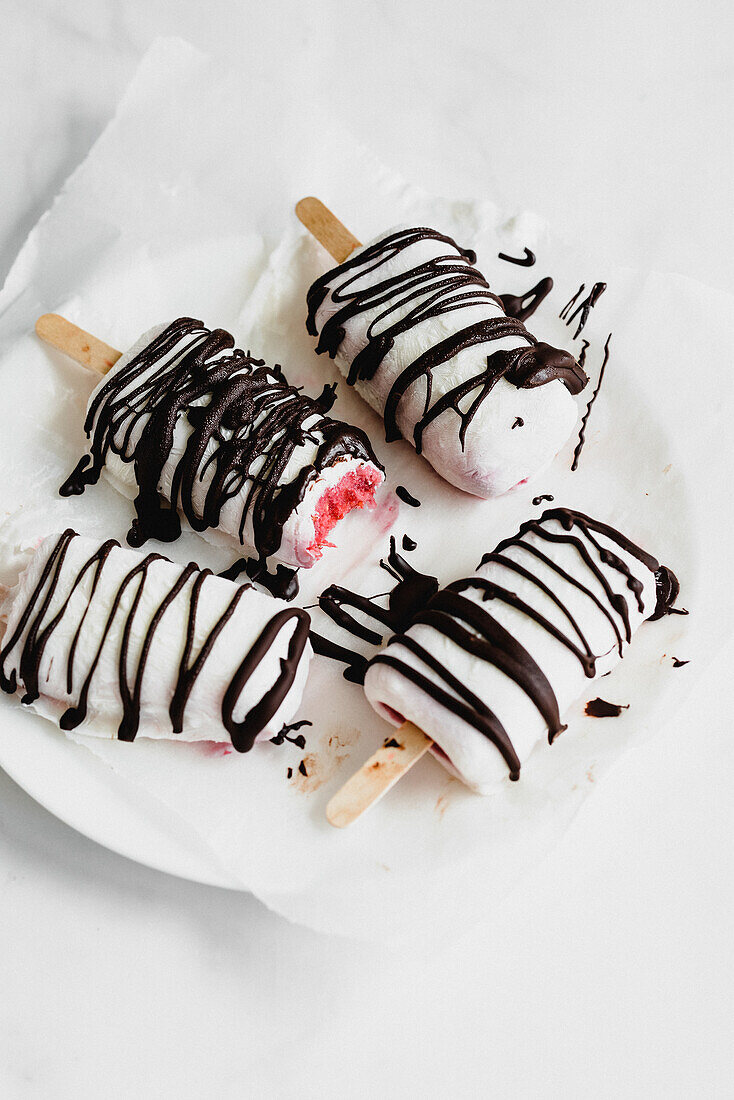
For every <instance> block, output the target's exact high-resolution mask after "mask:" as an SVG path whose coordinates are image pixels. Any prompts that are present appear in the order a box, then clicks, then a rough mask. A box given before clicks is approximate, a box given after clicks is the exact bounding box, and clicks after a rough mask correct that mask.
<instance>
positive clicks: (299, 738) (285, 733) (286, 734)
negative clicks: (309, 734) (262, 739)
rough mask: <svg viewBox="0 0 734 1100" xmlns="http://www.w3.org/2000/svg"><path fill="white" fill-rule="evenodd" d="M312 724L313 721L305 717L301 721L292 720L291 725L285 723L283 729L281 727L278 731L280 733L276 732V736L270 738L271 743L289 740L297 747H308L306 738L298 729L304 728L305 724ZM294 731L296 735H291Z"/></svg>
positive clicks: (279, 743) (278, 743) (281, 742)
mask: <svg viewBox="0 0 734 1100" xmlns="http://www.w3.org/2000/svg"><path fill="white" fill-rule="evenodd" d="M312 725H313V722H309V721H308V720H307V719H305V718H303V719H302V720H301V721H300V722H292V723H291V724H290V725H284V726H283V727H282V729H280V730H279V731H278V733H276V735H275V737H271V738H270V744H271V745H282V744H283V743H284V742H285V741H289V742H290V744H291V745H295V746H296V748H298V749H305V747H306V738H305V737H304V736H303V734H302V733H298V732H297V731H298V730H300V729H303V727H304V726H312ZM292 733H295V734H296V736H295V737H291V736H290V735H291V734H292Z"/></svg>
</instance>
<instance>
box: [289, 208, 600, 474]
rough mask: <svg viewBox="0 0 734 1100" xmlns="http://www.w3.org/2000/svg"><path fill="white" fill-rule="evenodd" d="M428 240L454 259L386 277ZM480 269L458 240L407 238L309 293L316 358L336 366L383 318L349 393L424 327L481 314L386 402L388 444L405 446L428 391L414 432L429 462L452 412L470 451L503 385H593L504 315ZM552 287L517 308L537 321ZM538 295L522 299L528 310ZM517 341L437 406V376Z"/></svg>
mask: <svg viewBox="0 0 734 1100" xmlns="http://www.w3.org/2000/svg"><path fill="white" fill-rule="evenodd" d="M424 240H434V241H437V242H439V243H440V244H442V245H446V248H447V251H446V253H445V254H440V255H437V256H434V257H433V258H431V259H429V260H425V261H422V262H418V263H416V264H415V265H414V266H412V267H411V266H409V267H407V269H406V270H405V271H402V272H399V273H398V274H395V275H392V276H384V277H382V278H380V274H381V269H382V268H383V267H384V266H385V265H387V264H389V262H390V261H391V260H393V259H394V258H395V257H396V256H398V255H399V254H400V253H402V252H404V251H406V250H408V249H409V248H410V247H411V246H412V245H415V244H418V243H420V242H421V241H424ZM475 261H476V256H475V254H474V253H473V252H471V251H469V250H468V249H462V248H460V247H459V246H458V245H457V244H456V242H455V241H454V240H452V239H451V238H450V237H447V236H445V235H444V234H441V233H438V232H436V231H435V230H432V229H427V228H415V229H404V230H398V231H396V232H394V233H391V234H388V235H387V236H385V237H383V238H381V239H380V240H378V241H376V242H374V243H373V244H371V245H368V246H367V247H366V248H364V249H362V250H361V251H359V252H358V253H356V254H355V255H354V256H352V257H350V258H349V259H348V260H346V261H345V262H344V263H343V264H341V265H340V266H339V267H336V268H334V269H333V270H331V271H329V272H327V273H326V274H325V275H323V276H322V277H321V278H319V279H317V280H316V282H315V283H314V284H313V285H312V286H311V288H310V290H309V292H308V296H307V300H308V319H307V329H308V331H309V333H310V334H311V335H312V336H318V337H319V339H318V343H317V346H316V352H317V354H322V353H324V352H326V353H327V354H328V355H329V356H331V357H332V358H334V357H335V356H336V354H337V352H338V350H339V348H340V346H341V344H342V341H343V340H344V337H345V335H346V331H347V328H348V326H349V323H350V322H351V321H353V320H354V319H355V318H357V317H358V316H359V315H360V314H363V313H367V312H370V311H377V312H376V314H375V316H374V317H373V318H372V319H371V321H370V322H369V323H368V324H367V326H366V330H365V334H364V335H365V339H366V343H365V345H364V347H363V348H362V350H361V351H359V352H358V353H357V354H356V355H355V356H354V358H353V359H352V361H351V363H350V364H349V369H348V374H347V382H348V384H349V385H355V384H356V383H358V382H368V381H370V380H371V379H373V378H375V376H376V375H377V373H378V371H379V370H380V368H381V366H382V364H383V362H384V361H385V359H386V357H387V356H388V355H389V354H390V352H391V351H392V349H393V347H394V345H395V341H396V339H398V338H399V337H400V336H402V335H403V334H404V333H406V332H408V331H410V330H411V329H412V328H414V327H416V326H417V325H420V324H422V323H423V322H425V321H427V320H429V319H432V318H436V317H440V316H443V315H445V314H450V313H453V312H455V311H458V310H465V309H468V308H476V309H477V310H478V311H479V312H480V314H482V316H480V317H479V318H478V319H477V320H476V321H475V322H474V323H472V324H470V325H466V326H465V327H463V328H460V329H459V330H458V331H457V332H455V333H453V334H451V335H448V336H446V337H445V338H444V339H443V340H440V341H438V342H437V343H435V344H433V345H432V346H430V347H426V348H424V350H423V352H422V353H421V354H420V355H419V356H418V357H417V358H416V359H415V360H414V361H413V362H412V363H409V364H408V365H407V366H406V367H405V368H404V369H403V370H402V371H400V372H399V374H398V375H397V377H396V378H395V379H394V381H393V383H392V386H391V388H390V391H389V392H388V393H387V395H386V397H385V400H384V408H383V414H384V419H385V438H386V439H387V440H388V442H392V441H394V440H397V439H399V438H400V436H401V434H402V432H401V429H400V428H399V426H398V412H399V407H400V403H401V401H402V399H403V397H404V396H405V395H406V393H407V391H408V390H409V389H411V387H414V386H416V385H418V384H419V383H422V384H423V385H424V389H425V399H424V408H423V413H422V415H421V416H419V417H418V419H417V420H416V422H415V424H414V426H413V429H412V435H413V443H414V445H415V448H416V450H417V451H418V452H419V453H420V451H421V449H422V439H423V434H424V432H425V430H426V428H427V427H428V426H429V425H430V424H431V423H432V422H433V421H434V420H435V419H437V417H439V416H440V415H441V414H442V413H444V412H446V411H449V410H451V411H452V412H453V413H454V415H455V416H456V417H457V418H458V421H459V424H458V434H459V439H460V441H461V445H462V448H463V447H464V444H465V439H466V433H467V431H468V429H469V427H470V425H471V422H472V420H473V418H474V417H475V415H476V413H477V411H478V409H479V408H480V407H481V405H482V403H483V402H484V401H485V400H486V398H487V397H488V396H489V394H490V393H491V391H492V389H493V388H494V386H495V385H496V383H497V382H498V381H499V379H500V378H505V379H506V380H507V381H508V382H510V383H512V384H513V385H515V386H518V387H534V386H539V385H545V384H547V383H548V382H551V381H553V380H555V379H559V380H560V381H562V382H563V383H564V385H565V386H566V387H567V388H568V389H569V391H570V392H571V393H579V392H580V391H581V390H582V389H583V387H584V386H585V385H586V382H587V381H588V379H587V378H586V375H585V374H584V372H583V370H582V369H581V368H580V367H579V365H578V363H577V362H576V361H575V359H574V358H573V356H571V355H569V353H568V352H565V351H559V350H558V349H556V348H551V347H550V346H549V345H547V344H542V343H538V342H537V341H536V339H535V337H533V336H531V335H530V333H529V332H528V331H527V329H526V328H525V326H524V325H523V324H522V321H521V320H518V319H516V318H513V317H508V316H507V315H506V314H505V312H504V307H503V303H502V301H501V300H500V298H498V297H497V295H495V294H493V293H492V291H490V289H489V285H488V283H487V280H486V279H485V278H484V276H483V275H482V274H481V273H480V272H479V271H478V270H477V269H476V268H475V267H473V266H472V265H473V264H474V262H475ZM550 285H552V281H550V280H542V281H541V283H540V284H538V287H536V288H534V289H533V291H532V292H529V295H535V299H534V305H533V300H531V301H530V302H529V303H526V304H525V306H523V305H520V306H518V308H519V309H521V310H522V309H523V308H526V309H527V310H528V312H526V313H525V315H529V312H532V309H533V308H534V306H535V305H537V304H538V302H539V301H540V300H542V297H544V295H545V294H546V293H547V292H548V290H549V289H550ZM529 295H524V296H523V299H522V303H525V300H526V299H527V298H528V297H529ZM327 297H330V299H331V302H332V303H333V304H334V305H336V306H337V307H338V308H337V309H336V311H335V312H334V313H333V314H332V315H331V316H330V317H329V318H328V319H327V320H326V321H324V323H323V324H322V326H321V330H320V332H319V329H318V325H317V320H316V318H317V314H318V312H319V310H320V308H321V306H322V305H323V303H324V302H325V301H326V299H327ZM500 310H502V312H500ZM401 314H402V315H401ZM508 337H513V338H515V339H519V340H521V341H522V346H519V347H516V348H514V349H512V350H502V351H495V352H494V353H492V354H490V355H488V356H486V366H485V365H484V364H482V366H481V370H479V371H478V372H477V373H476V374H475V375H474V376H472V377H470V378H468V379H466V380H464V381H462V382H460V383H459V384H458V385H456V386H454V387H453V388H452V389H450V390H449V391H448V392H446V393H445V394H444V395H443V396H442V397H440V398H439V399H438V400H437V401H436V402H435V403H434V404H433V405H432V404H431V398H432V390H433V380H434V377H436V376H437V375H438V374H439V373H441V372H442V370H443V368H445V367H446V365H447V364H449V363H450V362H451V361H452V360H453V359H455V357H456V356H457V355H458V354H459V353H460V352H462V351H465V350H466V349H468V348H470V347H473V346H478V347H479V346H481V345H486V344H491V343H492V342H493V341H497V340H503V339H506V338H508ZM468 398H471V400H470V403H469V406H468V408H465V407H464V405H463V403H464V402H465V401H466V400H467V399H468Z"/></svg>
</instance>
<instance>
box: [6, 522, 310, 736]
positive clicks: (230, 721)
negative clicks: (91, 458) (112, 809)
mask: <svg viewBox="0 0 734 1100" xmlns="http://www.w3.org/2000/svg"><path fill="white" fill-rule="evenodd" d="M75 538H78V535H77V534H76V532H74V531H72V530H71V529H69V530H67V531H65V532H64V533H63V534H62V535H61V536H60V538H59V540H58V542H57V543H56V545H55V547H54V548H53V550H52V552H51V554H50V555H49V558H48V561H47V562H46V565H45V566H44V569H43V572H42V574H41V577H40V579H39V581H38V584H37V585H36V588H35V590H34V591H33V593H32V594H31V596H30V598H29V600H28V602H27V604H26V606H25V608H24V609H23V613H22V615H21V616H20V619H19V621H18V625H17V626H16V628H15V630H14V631H13V633H12V635H11V636H10V637H6V639H5V644H4V646H3V648H2V650H0V687H1V688H2V690H3V691H5V692H8V693H9V694H13V693H14V692H15V691H16V690H17V687H18V680H20V681H21V682H22V684H23V686H24V688H25V694H24V695H23V697H22V699H21V702H22V703H25V704H29V703H32V702H34V701H35V700H36V699H38V697H39V696H40V695H41V694H42V688H41V685H40V684H39V673H40V667H41V661H42V660H43V655H44V652H45V649H46V646H47V645H48V643H49V641H50V639H51V638H52V636H53V634H54V632H55V631H56V630H59V632H60V635H61V637H62V638H63V634H64V631H65V630H66V629H69V627H68V626H67V623H66V622H65V616H66V614H67V611H68V610H69V605H70V603H71V600H72V597H73V596H74V595H75V593H76V592H77V591H78V589H79V588H80V586H81V585H82V583H83V581H84V579H85V578H86V577H87V576H88V575H90V576H91V578H92V581H91V589H90V593H89V596H88V597H87V603H86V605H85V607H84V611H83V614H82V616H81V619H80V621H79V624H78V626H77V628H76V631H75V633H74V635H73V637H72V640H71V643H70V646H69V653H68V658H67V667H66V688H67V692H68V694H69V695H70V696H71V697H72V699H73V700H74V702H72V704H71V705H70V706H69V707H68V708H67V710H66V711H65V712H64V714H63V715H62V716H61V718H60V720H59V725H60V726H61V728H62V729H64V730H71V729H75V728H76V727H77V726H79V725H80V724H81V723H82V722H84V720H85V718H86V717H87V708H88V698H89V691H90V688H91V684H92V680H93V678H94V675H95V672H96V669H97V666H98V664H99V661H100V658H101V656H102V651H103V649H104V646H105V643H106V641H107V638H108V636H109V635H110V632H111V630H112V629H113V626H114V623H115V620H116V619H118V618H119V619H120V625H119V627H118V629H120V628H121V633H120V636H121V643H120V659H119V666H118V680H117V685H116V687H117V691H118V694H119V699H120V702H121V705H122V718H121V721H120V725H119V727H118V731H117V737H118V739H119V740H121V741H134V740H135V737H136V736H137V733H138V728H139V725H140V700H141V693H142V686H143V677H144V675H145V671H146V665H147V660H148V655H149V653H150V648H151V645H152V643H153V639H154V637H155V633H156V630H157V629H158V626H159V624H160V622H161V619H162V618H163V616H164V615H165V612H166V610H167V609H168V608H169V607H170V606H171V605H172V604H173V603H174V601H176V600H185V601H187V602H188V620H187V628H186V640H185V645H184V651H183V655H182V657H181V661H180V664H179V669H178V676H177V679H176V684H175V688H174V691H173V695H172V697H171V702H170V706H169V715H170V718H171V729H172V732H173V733H181V732H182V730H183V728H184V724H185V716H186V705H187V702H188V699H189V697H190V695H191V692H192V690H193V688H194V685H195V683H196V680H197V679H198V677H199V675H200V674H201V671H202V669H203V667H204V665H205V663H206V662H207V661H208V660H209V659H210V656H211V651H212V649H213V647H214V644H215V642H216V640H217V638H218V637H219V635H220V634H221V632H222V630H223V629H224V627H225V626H226V624H227V622H228V621H229V620H230V618H231V617H232V615H233V614H234V612H235V610H236V608H237V606H238V604H239V602H240V600H241V599H242V598H243V596H244V594H245V592H246V591H247V590H248V589H250V588H251V587H252V586H251V585H249V584H246V585H242V586H240V587H239V588H236V589H234V592H233V595H232V599H231V601H230V603H229V605H228V607H227V608H226V610H225V611H224V612H223V614H222V615H221V616H220V618H219V619H218V621H217V622H216V623H215V625H214V627H213V628H212V629H211V630H210V632H209V634H208V636H207V637H206V638H205V639H204V641H203V642H202V643H201V644H199V645H198V652H196V653H195V649H196V648H197V645H196V644H195V643H196V629H197V621H196V618H197V609H198V605H199V599H200V594H201V589H202V587H203V585H204V583H205V581H206V579H207V577H211V576H212V573H211V570H209V569H201V570H200V569H199V568H198V567H197V566H196V565H195V564H193V563H189V565H187V566H185V567H182V568H181V571H180V573H179V575H178V577H177V579H176V580H175V581H174V583H173V585H172V586H171V588H170V589H169V591H168V592H167V593H166V595H165V597H164V599H163V600H162V602H161V603H160V605H159V607H158V609H157V610H156V612H155V614H154V616H153V618H152V619H151V621H150V623H149V625H148V626H147V628H146V631H145V636H144V638H143V641H142V645H141V646H140V647H139V651H138V650H136V647H135V646H132V648H131V640H132V639H133V637H134V634H135V617H136V613H137V610H138V608H139V606H140V604H141V601H142V600H143V598H144V595H145V586H146V583H147V578H148V572H149V569H150V567H151V565H152V564H153V563H154V562H157V561H167V560H168V559H166V558H164V557H163V556H162V555H161V554H147V555H146V556H145V557H142V556H141V557H140V558H139V561H138V562H137V563H136V564H135V565H134V566H133V567H132V568H131V569H130V570H128V572H127V573H126V574H125V576H124V577H123V579H122V580H121V582H120V584H119V587H118V589H117V592H116V594H115V597H114V599H113V602H112V606H111V609H110V611H109V613H108V616H107V619H106V622H105V624H104V626H103V627H102V629H101V631H100V635H99V644H98V646H97V649H96V651H95V655H94V657H93V659H92V663H91V665H90V667H89V671H88V673H87V675H86V677H85V678H84V679H83V680H82V681H81V682H80V681H79V678H78V676H77V675H76V674H75V668H74V662H75V653H76V648H77V644H78V641H79V637H80V635H81V631H82V627H83V626H84V623H85V621H86V618H87V614H88V613H89V612H90V608H91V606H92V602H93V599H94V595H95V592H96V590H97V585H98V584H99V581H100V578H101V576H102V573H103V571H104V569H105V566H106V563H107V560H108V558H109V556H110V553H111V552H112V551H113V549H115V548H116V547H119V543H117V542H115V541H114V540H113V539H110V540H108V541H107V542H105V543H103V544H102V545H101V546H100V547H99V548H98V549H97V550H96V551H95V552H94V554H92V556H91V557H90V558H89V559H88V560H87V561H86V562H85V563H84V565H82V567H81V568H80V569H79V571H78V573H77V575H76V576H75V578H74V580H73V583H72V585H71V589H70V591H69V594H68V596H67V597H66V599H65V600H64V601H63V603H62V604H61V607H60V608H59V609H58V611H56V613H55V615H54V616H53V617H52V618H50V619H48V618H47V613H48V609H49V607H50V605H51V603H52V602H53V600H54V596H55V594H56V591H57V588H58V585H59V581H60V578H61V574H62V570H63V566H64V561H65V558H66V554H67V551H68V548H69V546H70V544H71V542H72V540H73V539H75ZM128 591H129V592H131V593H132V594H133V595H132V601H131V603H130V607H129V610H122V609H121V608H122V606H123V600H124V597H125V595H126V593H128ZM292 621H295V629H294V631H293V634H292V636H291V638H290V640H289V645H288V654H287V657H285V658H282V659H281V662H280V673H279V675H278V678H277V680H276V682H275V683H274V684H273V685H272V687H271V688H270V689H269V690H268V691H266V692H265V693H264V694H263V696H262V698H261V699H260V701H259V702H258V703H257V704H256V705H255V706H254V707H253V708H252V709H251V710H250V711H249V713H248V714H247V715H245V717H244V719H243V720H242V721H241V722H235V721H234V718H233V712H234V710H235V708H236V706H237V702H238V700H239V697H240V695H241V692H242V689H243V688H244V686H245V684H246V683H247V681H248V680H249V679H250V677H251V676H252V675H253V673H254V672H255V670H256V669H257V667H258V665H259V664H260V662H261V660H262V659H263V658H264V657H265V656H266V655H267V653H268V652H269V650H270V648H271V647H272V645H273V644H274V643H275V641H276V640H277V638H278V635H279V634H280V631H281V630H283V629H284V628H285V627H286V626H287V625H288V624H289V623H291V622H292ZM309 623H310V619H309V616H308V614H307V613H306V612H305V611H302V610H301V609H300V608H287V609H284V610H281V611H278V612H276V614H274V615H273V617H272V618H271V619H270V621H269V622H268V623H267V624H266V625H265V627H264V628H263V630H262V632H261V634H260V636H259V637H258V638H257V640H256V641H255V643H254V645H253V646H252V647H251V649H250V651H249V653H247V654H245V655H244V657H243V660H242V662H241V664H240V666H239V668H238V669H237V671H236V672H235V674H234V676H233V678H232V680H231V682H230V684H229V685H228V687H227V690H226V692H225V696H224V700H223V703H222V713H221V717H222V724H223V725H224V727H225V729H226V730H227V732H228V733H229V734H230V737H231V740H232V745H233V747H234V748H235V749H236V750H237V751H238V752H248V751H249V750H250V749H251V748H252V746H253V744H254V742H255V738H256V737H257V735H258V733H260V731H261V730H262V729H263V728H264V727H265V726H266V725H267V723H268V722H269V721H270V719H271V718H272V717H273V715H274V714H275V713H276V712H277V710H278V708H279V707H280V706H281V704H282V702H283V700H284V699H285V697H286V695H287V694H288V692H289V691H290V688H291V685H292V684H293V680H294V678H295V674H296V670H297V668H298V664H299V661H300V659H301V655H302V653H303V650H304V647H305V645H306V641H307V638H308V628H309ZM26 628H28V629H27V634H26V637H25V641H24V643H23V647H22V650H21V652H20V655H19V658H18V662H17V673H16V669H15V668H13V669H11V670H10V673H9V674H8V673H7V672H6V669H5V664H6V661H7V659H8V657H9V655H10V653H11V652H12V650H13V649H14V648H15V646H16V644H17V643H18V641H19V640H20V638H21V637H22V635H23V633H24V632H25V631H26ZM136 653H137V655H136V656H135V654H136Z"/></svg>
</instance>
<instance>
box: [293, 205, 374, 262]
mask: <svg viewBox="0 0 734 1100" xmlns="http://www.w3.org/2000/svg"><path fill="white" fill-rule="evenodd" d="M296 216H297V217H298V220H299V221H300V222H302V223H303V225H305V226H306V229H308V231H309V233H311V234H312V236H314V237H315V238H316V240H317V241H318V242H319V244H322V245H323V246H324V248H325V249H326V251H327V252H329V253H331V255H332V256H333V257H334V259H335V260H336V262H337V263H338V264H343V263H344V261H345V260H346V259H347V257H348V256H350V255H351V253H352V252H354V250H355V248H359V246H360V243H361V242H360V241H358V240H357V238H356V237H355V236H354V235H353V234H352V233H350V232H349V230H348V229H347V227H346V226H345V225H342V223H341V222H340V221H339V219H338V218H337V217H335V216H334V214H332V212H331V210H329V208H328V206H324V204H323V203H322V202H321V200H320V199H315V198H314V197H313V196H309V198H307V199H301V201H300V202H297V203H296Z"/></svg>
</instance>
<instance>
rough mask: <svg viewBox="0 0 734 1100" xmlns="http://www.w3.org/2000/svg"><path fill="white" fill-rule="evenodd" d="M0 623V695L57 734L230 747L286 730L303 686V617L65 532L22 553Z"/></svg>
mask: <svg viewBox="0 0 734 1100" xmlns="http://www.w3.org/2000/svg"><path fill="white" fill-rule="evenodd" d="M0 617H2V618H3V619H4V620H5V621H6V629H5V636H4V639H3V644H2V649H1V650H0V686H1V687H2V689H3V691H6V692H8V693H11V694H12V693H14V692H16V691H20V692H22V699H21V701H22V702H23V703H26V704H28V705H30V706H31V707H32V708H33V709H34V710H36V711H38V712H39V713H40V714H42V715H44V717H46V718H49V719H51V720H52V721H56V722H58V724H59V725H60V726H61V728H62V729H65V730H71V729H77V728H78V729H79V731H80V732H82V733H85V734H91V735H94V736H97V737H106V738H110V739H115V738H117V739H119V740H121V741H133V740H134V739H135V738H136V737H137V736H140V737H154V738H175V737H178V738H179V739H181V740H185V741H218V742H231V744H232V746H233V747H234V748H235V749H237V750H238V751H239V752H247V751H248V750H249V749H251V748H252V746H253V744H254V743H255V741H257V740H262V739H266V738H270V737H273V736H274V735H276V734H277V733H278V732H279V731H280V730H281V729H282V727H283V725H284V723H287V722H289V720H290V719H291V718H292V717H293V715H294V713H295V711H296V709H297V707H298V705H299V703H300V700H301V695H302V693H303V689H304V686H305V682H306V676H307V673H308V665H309V661H310V658H311V646H310V644H309V641H308V630H309V622H310V620H309V616H308V614H307V612H305V611H302V610H300V608H294V607H290V606H288V605H287V604H285V603H283V602H282V601H280V600H275V599H273V598H272V597H271V596H266V595H264V594H263V593H260V592H258V591H256V590H255V589H254V588H253V587H252V586H251V585H248V584H245V585H238V584H235V583H234V582H233V581H228V580H224V579H223V578H221V577H217V576H215V575H213V574H212V573H211V572H210V570H208V569H203V570H201V569H198V568H197V566H195V565H193V564H190V565H187V566H185V567H183V566H180V565H176V564H174V563H173V562H171V561H169V560H168V559H167V558H164V557H162V556H161V555H160V554H148V555H147V556H143V555H142V554H140V553H138V552H137V551H134V550H128V549H126V548H122V547H120V545H119V543H117V542H115V541H113V540H110V541H108V542H104V543H100V542H99V541H98V540H95V539H91V538H84V537H82V536H81V535H77V534H75V532H74V531H71V530H67V531H65V532H64V533H63V534H61V535H50V536H48V537H47V538H45V539H44V540H43V541H42V542H41V543H40V545H39V546H38V548H37V549H36V550H35V551H29V552H28V555H27V561H26V564H25V565H24V568H23V569H22V571H21V572H20V575H19V578H18V582H17V584H16V585H15V586H14V587H13V588H12V589H10V590H9V591H8V593H7V595H6V597H5V599H4V601H3V603H2V606H0Z"/></svg>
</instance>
